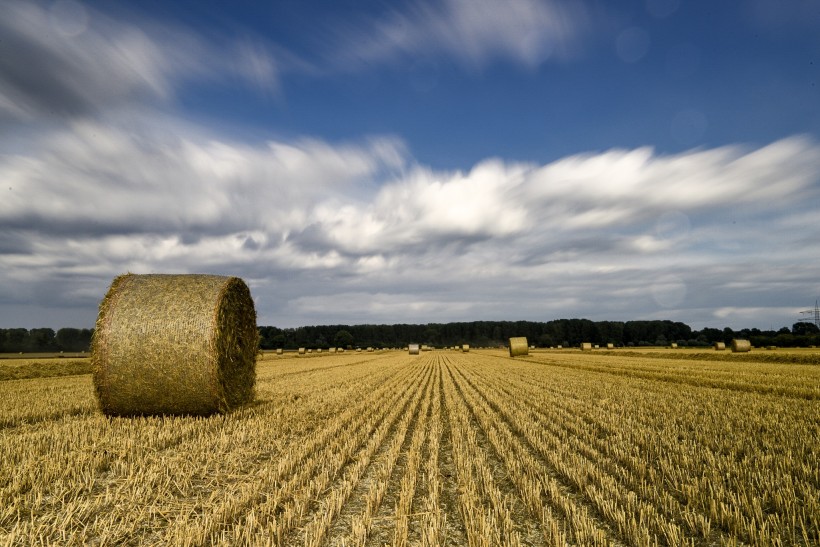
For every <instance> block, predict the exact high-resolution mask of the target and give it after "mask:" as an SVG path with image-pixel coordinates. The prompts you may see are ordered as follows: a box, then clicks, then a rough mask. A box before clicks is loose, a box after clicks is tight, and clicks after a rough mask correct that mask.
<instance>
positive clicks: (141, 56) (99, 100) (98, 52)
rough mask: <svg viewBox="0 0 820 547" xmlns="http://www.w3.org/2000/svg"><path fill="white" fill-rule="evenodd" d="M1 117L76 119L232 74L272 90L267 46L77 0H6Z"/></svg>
mask: <svg viewBox="0 0 820 547" xmlns="http://www.w3.org/2000/svg"><path fill="white" fill-rule="evenodd" d="M0 36H2V37H3V44H2V46H3V48H4V50H5V51H7V52H13V54H11V53H9V54H3V55H0V120H2V119H3V118H12V119H17V120H24V121H30V120H32V119H37V118H40V117H44V118H45V117H50V118H53V117H55V116H77V115H87V114H92V113H96V112H99V111H104V110H106V109H109V108H116V107H123V106H126V105H129V104H131V103H133V102H135V101H136V102H145V101H152V100H154V101H167V100H168V99H170V98H171V97H173V95H174V92H175V90H176V89H177V88H178V86H179V85H180V83H181V82H185V81H187V80H191V79H226V78H238V79H239V80H240V81H245V82H249V83H251V84H253V85H255V86H256V87H258V88H261V89H264V90H270V91H273V92H275V91H276V90H277V89H278V85H279V82H278V65H277V62H276V59H275V56H274V54H273V52H272V48H271V47H270V46H268V45H266V44H264V43H262V42H261V41H259V40H252V39H250V38H246V39H221V38H220V37H215V36H203V35H200V34H196V33H194V32H192V31H190V30H188V29H186V28H183V27H172V26H168V25H165V24H160V23H157V22H154V21H152V20H149V19H145V18H137V17H135V18H134V19H133V20H131V21H129V22H126V21H125V20H122V19H114V18H111V17H109V16H107V15H105V14H103V13H102V12H99V11H96V10H94V9H92V8H89V7H86V6H84V5H82V4H79V3H77V2H73V1H68V0H63V1H60V2H55V3H53V4H51V5H50V6H49V5H47V4H43V3H40V2H24V1H17V0H11V1H10V2H5V3H4V5H3V17H2V18H0Z"/></svg>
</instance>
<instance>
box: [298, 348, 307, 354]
mask: <svg viewBox="0 0 820 547" xmlns="http://www.w3.org/2000/svg"><path fill="white" fill-rule="evenodd" d="M306 351H307V350H306V349H305V348H299V355H304V354H305V352H306Z"/></svg>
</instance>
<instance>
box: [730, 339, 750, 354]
mask: <svg viewBox="0 0 820 547" xmlns="http://www.w3.org/2000/svg"><path fill="white" fill-rule="evenodd" d="M747 351H752V344H750V343H749V341H748V340H737V339H735V340H732V353H746V352H747Z"/></svg>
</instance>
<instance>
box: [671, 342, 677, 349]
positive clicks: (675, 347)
mask: <svg viewBox="0 0 820 547" xmlns="http://www.w3.org/2000/svg"><path fill="white" fill-rule="evenodd" d="M669 348H670V349H678V344H677V342H672V343H671V344H669Z"/></svg>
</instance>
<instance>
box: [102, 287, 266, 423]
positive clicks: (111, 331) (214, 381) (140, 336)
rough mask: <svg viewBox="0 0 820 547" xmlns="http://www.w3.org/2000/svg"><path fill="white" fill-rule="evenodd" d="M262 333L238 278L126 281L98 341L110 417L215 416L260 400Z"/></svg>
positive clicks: (110, 296)
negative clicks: (255, 391) (258, 356)
mask: <svg viewBox="0 0 820 547" xmlns="http://www.w3.org/2000/svg"><path fill="white" fill-rule="evenodd" d="M258 347H259V333H258V332H257V330H256V311H255V309H254V306H253V299H252V298H251V293H250V290H248V286H247V285H245V282H244V281H242V280H241V279H239V278H238V277H224V276H217V275H164V274H150V275H134V274H126V275H121V276H119V277H117V278H115V279H114V281H113V282H112V283H111V287H110V288H109V289H108V293H107V294H106V295H105V298H104V299H103V301H102V302H101V303H100V313H99V316H98V317H97V324H96V328H95V330H94V335H93V338H92V341H91V364H92V369H93V373H94V388H95V391H96V393H97V399H98V401H99V404H100V408H101V409H102V411H103V412H104V413H105V414H108V415H114V416H135V415H152V414H192V415H209V414H214V413H217V412H227V411H228V410H231V409H232V408H235V407H237V406H239V405H241V404H243V403H246V402H248V401H250V400H251V399H252V398H253V389H254V383H255V380H256V353H257V350H258Z"/></svg>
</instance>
